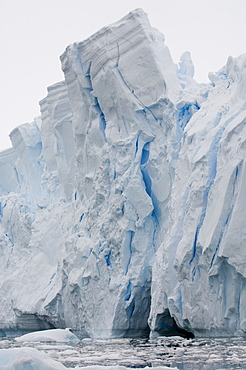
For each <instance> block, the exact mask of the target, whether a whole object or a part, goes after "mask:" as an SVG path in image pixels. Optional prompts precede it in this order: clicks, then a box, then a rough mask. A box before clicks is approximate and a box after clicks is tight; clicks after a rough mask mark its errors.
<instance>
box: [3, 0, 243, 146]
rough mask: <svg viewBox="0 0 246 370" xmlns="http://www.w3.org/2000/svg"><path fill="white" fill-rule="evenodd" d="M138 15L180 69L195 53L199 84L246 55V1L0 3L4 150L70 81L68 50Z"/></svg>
mask: <svg viewBox="0 0 246 370" xmlns="http://www.w3.org/2000/svg"><path fill="white" fill-rule="evenodd" d="M136 8H143V9H144V11H145V12H146V13H147V14H148V15H149V19H150V22H151V24H152V26H154V27H156V28H158V29H159V31H161V32H162V33H163V34H164V35H165V40H166V41H165V43H166V45H167V46H168V47H169V49H170V52H171V55H172V57H173V60H174V62H175V63H178V62H179V57H180V56H181V54H182V53H183V52H184V51H186V50H188V51H190V52H191V56H192V59H193V63H194V65H195V71H196V73H195V79H196V80H197V81H198V82H208V79H207V75H208V72H210V71H213V72H215V71H217V70H219V69H220V68H221V67H222V66H223V65H224V64H225V63H226V61H227V58H228V56H229V55H232V56H233V57H237V56H239V55H240V54H243V53H246V0H206V1H205V0H120V1H118V0H0V45H1V55H0V74H1V90H0V104H1V105H0V150H3V149H5V148H8V147H10V146H11V144H10V141H9V138H8V134H9V133H10V131H11V130H12V129H13V128H14V127H16V126H17V125H19V124H22V123H26V122H32V120H33V118H34V117H36V116H38V115H39V114H40V113H39V104H38V102H39V101H40V100H41V99H42V98H44V97H45V96H46V88H47V86H49V85H52V84H54V83H56V82H58V81H60V80H62V79H63V74H62V71H61V68H60V60H59V56H60V55H61V54H62V53H63V51H64V50H65V48H66V46H67V45H68V44H71V43H72V42H75V41H82V40H83V39H85V38H87V37H88V36H90V35H91V34H93V33H94V32H96V31H97V30H99V29H100V28H102V27H103V26H106V25H108V24H110V23H113V22H115V21H117V20H119V19H120V18H122V17H123V16H124V15H126V14H127V13H128V12H129V11H131V10H133V9H136Z"/></svg>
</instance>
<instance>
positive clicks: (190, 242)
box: [0, 9, 246, 337]
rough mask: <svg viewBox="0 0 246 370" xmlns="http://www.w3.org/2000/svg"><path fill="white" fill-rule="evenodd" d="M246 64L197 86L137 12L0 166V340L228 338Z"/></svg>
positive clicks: (44, 104) (241, 274)
mask: <svg viewBox="0 0 246 370" xmlns="http://www.w3.org/2000/svg"><path fill="white" fill-rule="evenodd" d="M245 60H246V59H245V57H240V58H238V59H233V58H229V60H228V62H227V65H226V66H225V67H224V68H222V69H221V71H219V72H218V73H216V74H211V75H210V79H211V83H210V84H197V83H196V82H195V81H194V79H193V75H194V66H193V63H192V61H191V57H190V54H189V53H188V52H185V53H184V54H183V55H182V56H181V58H180V63H179V67H178V66H176V65H175V64H174V63H173V61H172V58H171V56H170V53H169V50H168V48H167V47H166V46H165V44H164V38H163V36H162V35H161V34H160V33H159V32H158V31H157V30H155V29H153V28H152V27H151V26H150V24H149V21H148V18H147V16H146V14H145V13H144V12H143V11H142V10H141V9H137V10H135V11H133V12H131V13H129V14H128V15H127V16H126V17H124V18H123V19H121V20H120V21H119V22H117V23H115V24H113V25H111V26H108V27H105V28H103V29H102V30H100V31H99V32H98V33H96V34H95V35H93V36H91V37H90V38H89V39H87V40H85V41H82V42H79V43H74V44H72V45H70V46H69V47H68V48H67V49H66V51H65V52H64V53H63V55H62V56H61V63H62V70H63V72H64V79H65V81H63V82H60V83H57V84H55V85H53V86H51V87H49V88H48V94H47V97H46V98H44V99H43V100H42V101H41V102H40V108H41V117H40V118H39V119H36V120H35V121H34V122H33V123H31V124H24V125H21V126H18V127H17V128H16V129H15V130H13V131H12V133H11V134H10V137H11V141H12V144H13V148H12V149H9V150H8V151H4V152H1V153H0V191H1V199H0V240H1V243H0V246H1V254H2V258H1V262H0V263H1V269H0V274H1V280H0V281H1V283H0V296H1V301H2V305H1V307H0V326H1V328H2V329H3V330H6V329H11V328H15V329H16V328H17V329H26V330H35V329H46V328H53V327H57V328H64V327H70V328H72V329H74V330H77V331H78V332H80V334H81V335H91V336H93V337H109V336H112V335H114V336H142V335H148V334H149V331H150V330H151V332H152V335H159V334H160V335H163V334H164V335H166V334H170V335H177V334H179V335H183V336H192V335H193V334H192V333H195V334H197V335H202V334H204V333H205V334H208V333H209V334H211V335H226V334H228V335H232V334H233V335H234V334H235V335H242V334H243V333H244V330H246V328H245V320H246V311H245V309H244V301H245V297H244V296H245V280H244V279H245V273H246V272H245V268H244V266H245V261H244V258H245V257H244V254H245V253H244V236H243V235H244V229H245V225H244V223H245V222H244V218H245V217H244V213H245V207H244V176H245V174H244V158H245V153H244V150H245V149H244V146H245V139H244V138H245V134H244V131H245V116H246V110H245V109H246V104H245V96H246V82H245V76H246V72H245V71H246V67H245Z"/></svg>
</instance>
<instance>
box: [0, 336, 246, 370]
mask: <svg viewBox="0 0 246 370" xmlns="http://www.w3.org/2000/svg"><path fill="white" fill-rule="evenodd" d="M25 346H26V347H33V348H36V349H38V350H40V351H42V352H45V353H46V354H48V355H49V356H50V357H52V358H53V359H55V360H57V361H59V362H61V363H62V364H63V365H65V366H66V367H70V368H75V367H76V366H81V367H82V366H90V365H107V366H113V365H121V366H126V367H129V368H136V367H138V368H139V367H146V366H149V367H157V366H168V367H176V368H178V369H180V370H181V369H182V370H191V369H197V370H198V369H210V370H213V369H216V370H219V369H246V340H245V339H244V338H220V339H207V338H203V339H201V338H200V339H196V338H195V339H182V338H179V337H169V338H164V337H162V338H158V339H155V340H147V339H145V340H143V339H111V340H96V341H92V340H90V339H84V340H82V341H81V342H80V343H79V344H76V345H72V344H68V343H55V342H49V343H43V342H42V343H40V342H26V343H25V342H22V343H21V342H16V341H15V340H14V339H6V338H3V339H2V340H0V348H13V347H25Z"/></svg>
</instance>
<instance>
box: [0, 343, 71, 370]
mask: <svg viewBox="0 0 246 370" xmlns="http://www.w3.org/2000/svg"><path fill="white" fill-rule="evenodd" d="M0 368H1V370H17V369H23V370H25V369H30V370H31V369H35V370H44V369H45V370H63V369H67V368H66V367H65V366H63V365H62V364H61V363H59V362H57V361H55V360H53V359H52V358H50V357H49V356H47V355H46V354H44V353H41V352H40V351H38V350H37V349H35V348H29V347H24V348H11V349H0Z"/></svg>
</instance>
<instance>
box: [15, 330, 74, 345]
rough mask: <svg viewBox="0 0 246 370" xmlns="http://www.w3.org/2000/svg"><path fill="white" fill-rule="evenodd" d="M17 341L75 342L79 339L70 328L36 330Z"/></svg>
mask: <svg viewBox="0 0 246 370" xmlns="http://www.w3.org/2000/svg"><path fill="white" fill-rule="evenodd" d="M16 340H17V342H74V343H78V342H79V339H78V337H76V335H74V334H73V333H71V331H70V330H69V329H51V330H42V331H35V332H33V333H28V334H25V335H22V336H21V337H18V338H16Z"/></svg>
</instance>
